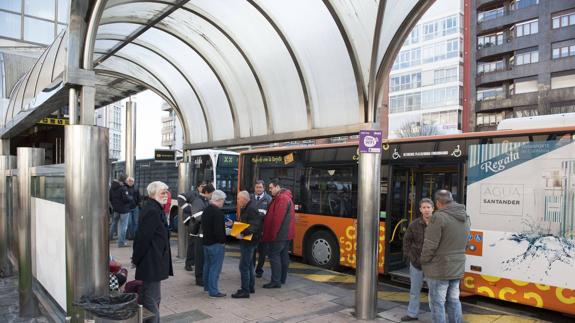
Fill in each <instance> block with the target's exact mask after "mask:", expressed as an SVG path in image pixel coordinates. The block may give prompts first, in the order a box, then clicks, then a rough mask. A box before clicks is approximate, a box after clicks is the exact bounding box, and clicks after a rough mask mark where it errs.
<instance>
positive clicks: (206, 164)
mask: <svg viewBox="0 0 575 323" xmlns="http://www.w3.org/2000/svg"><path fill="white" fill-rule="evenodd" d="M193 160H194V162H193V163H194V166H193V175H192V177H193V179H194V180H193V183H194V185H195V183H197V182H198V181H206V182H213V181H214V172H213V170H214V166H213V163H212V159H211V158H210V156H208V155H203V156H196V157H194V158H193Z"/></svg>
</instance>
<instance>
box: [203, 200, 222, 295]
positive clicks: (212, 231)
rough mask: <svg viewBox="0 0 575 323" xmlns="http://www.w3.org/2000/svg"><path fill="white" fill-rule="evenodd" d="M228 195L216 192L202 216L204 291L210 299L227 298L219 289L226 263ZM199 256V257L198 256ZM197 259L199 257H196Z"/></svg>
mask: <svg viewBox="0 0 575 323" xmlns="http://www.w3.org/2000/svg"><path fill="white" fill-rule="evenodd" d="M225 200H226V193H224V192H222V191H220V190H215V191H214V192H213V194H212V197H211V199H210V205H209V206H208V207H207V208H206V209H205V210H204V213H203V214H202V229H203V233H204V236H203V239H202V242H203V245H204V273H203V280H204V291H206V292H208V294H209V296H210V298H219V297H225V296H226V294H224V293H221V292H220V291H219V289H218V280H219V279H220V273H221V272H222V265H223V263H224V254H225V243H226V226H225V215H224V212H222V210H221V208H222V206H224V201H225ZM196 256H197V255H196ZM196 258H197V257H196Z"/></svg>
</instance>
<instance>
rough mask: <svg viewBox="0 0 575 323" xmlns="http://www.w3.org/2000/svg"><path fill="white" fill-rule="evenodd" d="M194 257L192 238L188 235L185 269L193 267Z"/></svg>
mask: <svg viewBox="0 0 575 323" xmlns="http://www.w3.org/2000/svg"><path fill="white" fill-rule="evenodd" d="M194 255H195V244H194V237H192V236H190V235H188V250H187V252H186V267H189V266H193V265H194V263H195V257H194ZM196 269H197V268H196Z"/></svg>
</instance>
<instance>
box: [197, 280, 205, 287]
mask: <svg viewBox="0 0 575 323" xmlns="http://www.w3.org/2000/svg"><path fill="white" fill-rule="evenodd" d="M196 285H197V286H202V287H203V286H204V282H203V281H201V280H197V279H196Z"/></svg>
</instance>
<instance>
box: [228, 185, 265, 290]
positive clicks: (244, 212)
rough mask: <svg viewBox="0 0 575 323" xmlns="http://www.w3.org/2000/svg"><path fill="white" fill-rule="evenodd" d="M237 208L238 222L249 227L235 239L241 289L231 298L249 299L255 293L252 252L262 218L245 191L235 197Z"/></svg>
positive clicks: (257, 239)
mask: <svg viewBox="0 0 575 323" xmlns="http://www.w3.org/2000/svg"><path fill="white" fill-rule="evenodd" d="M237 202H238V206H239V207H240V208H241V213H240V220H241V221H242V222H243V223H246V224H249V225H250V226H249V227H247V228H246V229H244V230H243V231H242V232H241V233H240V234H239V235H237V236H236V238H238V239H240V266H239V269H240V275H241V280H242V287H241V289H238V291H237V292H236V293H235V294H232V297H233V298H249V297H250V293H254V292H255V288H254V285H255V279H254V262H253V257H254V252H255V250H256V247H257V245H258V241H259V239H260V231H261V225H262V221H263V218H262V217H261V216H260V214H259V211H258V209H256V206H255V204H256V203H255V202H254V201H251V200H250V194H249V193H248V192H247V191H241V192H239V193H238V197H237ZM248 235H252V239H251V240H243V238H244V237H245V236H248Z"/></svg>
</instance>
